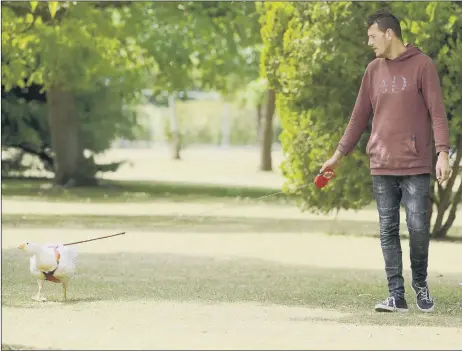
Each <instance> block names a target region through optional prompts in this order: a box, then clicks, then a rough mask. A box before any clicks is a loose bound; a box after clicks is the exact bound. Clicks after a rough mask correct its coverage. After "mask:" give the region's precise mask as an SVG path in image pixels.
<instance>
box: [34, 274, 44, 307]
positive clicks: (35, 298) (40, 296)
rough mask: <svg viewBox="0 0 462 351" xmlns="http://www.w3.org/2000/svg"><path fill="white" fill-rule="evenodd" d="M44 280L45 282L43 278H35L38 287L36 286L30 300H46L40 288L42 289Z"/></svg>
mask: <svg viewBox="0 0 462 351" xmlns="http://www.w3.org/2000/svg"><path fill="white" fill-rule="evenodd" d="M44 282H45V281H44V280H41V279H37V284H38V286H39V288H38V292H37V294H36V295H34V296H32V300H35V301H39V302H43V301H46V300H47V299H46V297H45V296H43V295H42V289H43V283H44Z"/></svg>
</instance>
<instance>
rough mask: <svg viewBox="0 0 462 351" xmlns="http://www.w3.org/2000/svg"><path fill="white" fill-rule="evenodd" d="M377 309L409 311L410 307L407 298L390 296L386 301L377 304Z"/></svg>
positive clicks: (380, 310) (381, 310)
mask: <svg viewBox="0 0 462 351" xmlns="http://www.w3.org/2000/svg"><path fill="white" fill-rule="evenodd" d="M375 310H376V311H377V312H407V311H408V308H407V302H406V300H405V299H400V298H396V297H394V296H390V297H387V299H386V300H385V301H383V302H380V303H378V304H377V305H375Z"/></svg>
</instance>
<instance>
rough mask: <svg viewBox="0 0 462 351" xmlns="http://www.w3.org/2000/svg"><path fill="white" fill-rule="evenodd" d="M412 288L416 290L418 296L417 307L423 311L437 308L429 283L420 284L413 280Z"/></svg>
mask: <svg viewBox="0 0 462 351" xmlns="http://www.w3.org/2000/svg"><path fill="white" fill-rule="evenodd" d="M411 287H412V290H414V292H415V294H416V298H417V307H418V308H419V310H421V311H422V312H432V311H433V310H434V309H435V303H434V301H433V297H431V296H430V290H429V289H428V285H427V283H423V284H419V285H417V284H416V283H414V282H412V284H411Z"/></svg>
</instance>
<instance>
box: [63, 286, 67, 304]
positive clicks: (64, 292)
mask: <svg viewBox="0 0 462 351" xmlns="http://www.w3.org/2000/svg"><path fill="white" fill-rule="evenodd" d="M63 298H64V301H66V300H67V282H66V281H63Z"/></svg>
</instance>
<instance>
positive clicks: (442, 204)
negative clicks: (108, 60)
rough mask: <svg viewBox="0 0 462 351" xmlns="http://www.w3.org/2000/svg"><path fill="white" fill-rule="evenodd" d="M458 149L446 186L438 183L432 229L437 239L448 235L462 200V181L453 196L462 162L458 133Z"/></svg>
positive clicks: (460, 141) (460, 142) (461, 144)
mask: <svg viewBox="0 0 462 351" xmlns="http://www.w3.org/2000/svg"><path fill="white" fill-rule="evenodd" d="M456 150H457V151H456V159H455V161H454V165H453V167H452V175H451V177H450V178H449V180H448V181H447V184H446V187H445V188H443V187H442V186H441V185H438V195H439V196H438V197H439V201H438V204H437V211H438V213H437V217H436V220H435V225H434V227H433V231H432V237H434V238H436V239H442V238H444V237H446V236H447V234H448V231H449V229H450V228H451V226H452V225H453V223H454V220H455V219H456V213H457V206H458V205H459V203H460V201H461V200H462V183H461V184H460V185H459V188H458V189H457V191H456V194H455V195H454V196H452V193H453V187H454V183H455V181H456V179H457V176H458V175H459V173H460V162H461V160H462V135H458V136H457V138H456ZM448 209H449V214H448V218H447V219H446V222H445V223H443V221H444V215H445V213H446V211H447V210H448Z"/></svg>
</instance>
